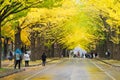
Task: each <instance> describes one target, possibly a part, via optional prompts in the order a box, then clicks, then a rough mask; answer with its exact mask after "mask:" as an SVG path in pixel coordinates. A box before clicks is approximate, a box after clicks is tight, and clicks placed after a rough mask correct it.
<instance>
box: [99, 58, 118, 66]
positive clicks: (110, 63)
mask: <svg viewBox="0 0 120 80" xmlns="http://www.w3.org/2000/svg"><path fill="white" fill-rule="evenodd" d="M98 60H100V61H102V62H104V63H106V64H109V65H111V66H114V67H120V60H113V59H100V58H98Z"/></svg>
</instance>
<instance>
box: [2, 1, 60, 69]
mask: <svg viewBox="0 0 120 80" xmlns="http://www.w3.org/2000/svg"><path fill="white" fill-rule="evenodd" d="M60 1H61V0H56V1H54V0H47V1H45V0H29V1H28V0H27V1H26V0H0V5H1V6H0V43H2V42H1V27H2V26H3V25H5V24H6V23H7V22H9V21H11V20H14V14H17V13H19V12H22V11H24V10H28V8H31V7H45V6H46V7H50V8H52V7H53V6H54V7H56V6H58V5H60V4H61V3H59V2H60ZM55 3H56V4H55ZM47 4H48V5H47ZM49 4H50V5H49ZM0 51H2V45H1V44H0ZM0 68H1V52H0Z"/></svg>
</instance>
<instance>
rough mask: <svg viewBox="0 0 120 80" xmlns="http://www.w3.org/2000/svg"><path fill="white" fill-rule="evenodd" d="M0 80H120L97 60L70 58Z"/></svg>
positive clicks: (119, 72) (119, 76) (117, 73)
mask: <svg viewBox="0 0 120 80" xmlns="http://www.w3.org/2000/svg"><path fill="white" fill-rule="evenodd" d="M0 80H120V71H117V70H116V69H114V68H113V67H111V66H109V65H107V64H105V63H102V62H100V61H97V60H92V59H81V58H72V59H65V60H63V61H62V62H60V63H57V64H48V65H46V66H45V67H42V66H38V67H34V68H33V69H32V70H30V71H24V72H20V73H17V74H14V75H10V76H8V77H4V78H1V79H0Z"/></svg>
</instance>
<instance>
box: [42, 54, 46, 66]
mask: <svg viewBox="0 0 120 80" xmlns="http://www.w3.org/2000/svg"><path fill="white" fill-rule="evenodd" d="M46 58H47V56H46V54H45V53H43V54H42V56H41V59H42V66H45V63H46Z"/></svg>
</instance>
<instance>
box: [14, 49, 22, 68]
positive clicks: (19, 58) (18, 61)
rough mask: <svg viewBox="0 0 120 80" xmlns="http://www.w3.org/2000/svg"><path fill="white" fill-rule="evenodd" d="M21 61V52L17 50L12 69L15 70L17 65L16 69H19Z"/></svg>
mask: <svg viewBox="0 0 120 80" xmlns="http://www.w3.org/2000/svg"><path fill="white" fill-rule="evenodd" d="M21 60H22V52H21V50H20V49H19V48H17V49H16V50H15V66H14V69H16V66H17V65H18V69H20V67H21V66H20V63H21Z"/></svg>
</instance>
